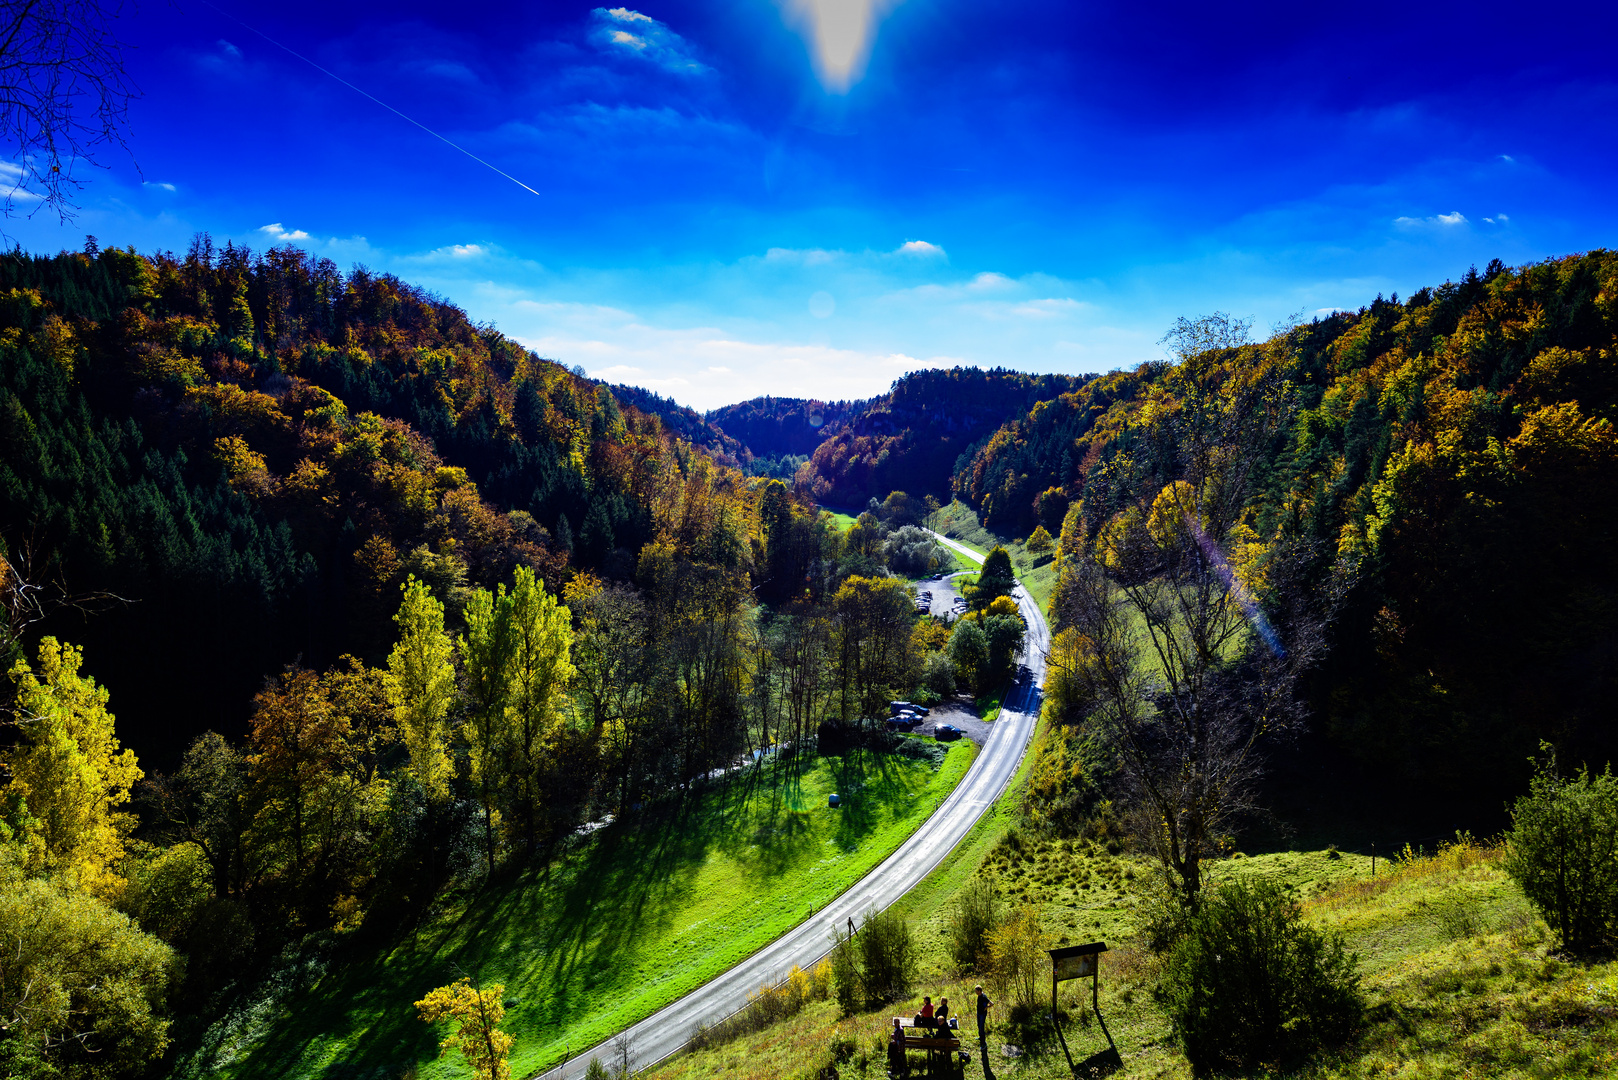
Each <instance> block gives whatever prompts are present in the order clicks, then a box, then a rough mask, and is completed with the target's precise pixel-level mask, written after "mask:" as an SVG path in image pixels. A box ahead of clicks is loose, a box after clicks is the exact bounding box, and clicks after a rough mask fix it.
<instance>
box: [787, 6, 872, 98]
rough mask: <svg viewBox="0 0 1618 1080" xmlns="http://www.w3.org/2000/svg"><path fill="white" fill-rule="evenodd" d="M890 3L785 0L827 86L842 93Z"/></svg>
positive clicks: (860, 67) (860, 68) (855, 77)
mask: <svg viewBox="0 0 1618 1080" xmlns="http://www.w3.org/2000/svg"><path fill="white" fill-rule="evenodd" d="M890 6H891V4H890V3H889V2H888V0H788V6H787V10H788V12H789V13H790V14H791V15H792V16H793V17H795V18H796V20H797V21H798V23H799V27H800V30H801V31H802V32H803V34H804V36H805V39H806V40H807V41H808V43H809V48H810V52H811V54H812V56H813V58H814V62H815V73H816V74H817V75H818V76H819V77H820V82H821V85H822V86H824V87H825V88H826V89H827V90H830V91H832V92H833V93H838V94H841V93H845V92H847V90H848V88H849V87H850V86H852V85H853V84H854V83H855V82H857V81H859V78H860V76H861V75H863V74H864V73H865V61H866V59H867V58H868V57H869V56H870V54H871V41H872V39H873V38H874V37H875V36H876V23H877V20H878V19H879V18H880V17H881V16H882V15H883V14H884V13H886V11H887V9H888V7H890Z"/></svg>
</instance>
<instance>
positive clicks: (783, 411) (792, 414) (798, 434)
mask: <svg viewBox="0 0 1618 1080" xmlns="http://www.w3.org/2000/svg"><path fill="white" fill-rule="evenodd" d="M866 404H867V402H863V401H857V402H856V401H820V400H818V399H815V398H778V397H757V398H754V399H753V400H751V401H743V402H741V403H739V404H736V405H726V406H725V407H724V408H722V409H712V410H710V411H709V412H708V414H707V421H708V423H710V424H712V425H714V426H716V427H718V428H720V429H721V430H723V431H724V432H725V434H727V435H730V436H733V437H734V438H736V439H738V440H740V441H741V442H742V444H743V445H745V446H746V447H747V449H748V450H749V451H751V452H752V453H753V454H754V455H755V456H757V457H779V456H780V455H782V454H798V455H804V456H807V455H810V454H813V453H814V452H815V447H817V446H819V445H820V443H821V442H822V440H824V439H826V438H827V437H829V436H831V435H834V434H836V433H837V432H838V431H840V430H842V427H843V425H844V424H845V423H846V422H847V420H848V418H849V416H850V415H852V414H854V413H855V412H857V411H858V410H859V409H861V408H863V407H864V406H865V405H866Z"/></svg>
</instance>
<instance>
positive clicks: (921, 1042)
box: [889, 1016, 961, 1060]
mask: <svg viewBox="0 0 1618 1080" xmlns="http://www.w3.org/2000/svg"><path fill="white" fill-rule="evenodd" d="M893 1019H894V1020H895V1021H897V1022H898V1024H899V1029H900V1031H902V1032H903V1034H904V1048H905V1049H906V1050H925V1051H927V1057H928V1059H929V1060H932V1059H934V1058H936V1057H938V1056H939V1055H943V1056H944V1057H946V1058H947V1057H949V1056H950V1055H951V1054H953V1053H958V1052H959V1051H960V1049H961V1039H960V1036H959V1035H958V1034H956V1032H957V1030H958V1029H957V1028H952V1027H943V1028H938V1027H928V1026H926V1025H924V1024H917V1023H916V1020H915V1018H914V1017H911V1016H895V1017H894V1018H893ZM950 1019H951V1020H955V1021H956V1022H957V1023H958V1022H959V1021H958V1020H957V1019H956V1018H955V1017H953V1016H952V1017H950ZM889 1027H890V1029H891V1027H892V1025H891V1024H890V1025H889ZM911 1032H937V1034H914V1035H913V1034H911Z"/></svg>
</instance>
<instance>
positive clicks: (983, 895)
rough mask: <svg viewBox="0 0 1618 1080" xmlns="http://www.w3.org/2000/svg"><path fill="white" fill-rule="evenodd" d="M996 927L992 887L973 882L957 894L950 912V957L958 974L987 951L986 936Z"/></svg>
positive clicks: (968, 967) (982, 880)
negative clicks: (953, 959)
mask: <svg viewBox="0 0 1618 1080" xmlns="http://www.w3.org/2000/svg"><path fill="white" fill-rule="evenodd" d="M999 925H1000V911H999V903H998V900H997V898H996V897H995V895H994V887H993V886H991V885H990V884H989V883H988V882H987V881H985V880H984V879H983V878H977V879H975V880H973V882H972V883H971V884H970V885H968V886H967V887H966V888H965V889H962V890H961V893H960V895H959V896H957V897H956V898H955V908H954V910H953V911H952V912H950V920H949V940H950V955H951V956H953V957H954V958H955V966H956V967H958V968H960V969H961V970H962V971H970V970H971V969H973V968H974V967H976V966H977V965H978V963H979V961H980V959H983V958H984V957H985V956H986V954H987V953H988V951H989V935H990V934H991V933H993V932H994V931H995V929H997V928H998V927H999Z"/></svg>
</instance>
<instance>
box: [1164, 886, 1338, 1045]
mask: <svg viewBox="0 0 1618 1080" xmlns="http://www.w3.org/2000/svg"><path fill="white" fill-rule="evenodd" d="M1354 963H1355V958H1354V957H1353V956H1351V955H1349V954H1348V953H1347V952H1346V951H1345V950H1344V948H1343V941H1342V938H1341V936H1340V935H1327V934H1324V933H1322V932H1320V931H1319V930H1316V929H1315V928H1313V927H1311V926H1309V925H1307V924H1306V923H1304V921H1303V915H1302V912H1301V911H1300V910H1299V908H1298V905H1297V903H1296V902H1295V901H1294V900H1293V899H1292V896H1291V894H1289V893H1288V892H1287V891H1286V890H1285V889H1284V888H1282V887H1281V886H1280V885H1277V884H1275V883H1273V882H1268V881H1263V880H1253V879H1243V878H1238V879H1236V880H1234V881H1231V882H1228V883H1226V884H1224V885H1221V886H1220V887H1218V888H1217V889H1215V890H1213V891H1211V892H1208V891H1204V894H1203V896H1202V899H1201V902H1200V904H1199V905H1198V906H1197V909H1196V910H1195V911H1194V912H1192V913H1191V914H1190V915H1189V916H1188V917H1187V919H1186V921H1185V923H1184V925H1183V927H1182V928H1181V932H1180V934H1179V938H1178V940H1177V941H1176V942H1175V944H1174V947H1173V949H1172V951H1171V952H1170V953H1169V957H1168V963H1167V965H1166V968H1165V990H1166V996H1167V998H1168V1005H1169V1015H1170V1018H1171V1020H1172V1021H1173V1025H1174V1031H1175V1034H1176V1036H1177V1037H1178V1038H1179V1039H1180V1041H1181V1043H1182V1044H1183V1045H1184V1047H1185V1055H1186V1057H1187V1058H1188V1059H1189V1060H1190V1062H1191V1065H1192V1068H1193V1069H1195V1070H1196V1071H1197V1072H1198V1073H1207V1072H1209V1071H1211V1070H1224V1069H1232V1068H1235V1069H1244V1070H1246V1069H1252V1068H1253V1067H1255V1066H1256V1065H1258V1064H1259V1063H1260V1062H1261V1061H1275V1060H1284V1059H1287V1058H1290V1057H1294V1056H1297V1055H1299V1054H1302V1053H1306V1052H1308V1051H1310V1050H1312V1049H1314V1048H1315V1047H1317V1046H1319V1045H1321V1044H1323V1043H1329V1042H1335V1041H1338V1040H1340V1039H1342V1038H1343V1037H1345V1036H1347V1035H1348V1034H1349V1033H1350V1032H1351V1031H1352V1030H1353V1029H1354V1028H1355V1027H1356V1026H1357V1025H1358V1023H1359V1019H1360V1015H1361V1013H1362V1011H1363V1009H1364V1002H1363V1000H1362V998H1361V996H1360V991H1359V976H1358V975H1357V974H1356V973H1355V971H1354Z"/></svg>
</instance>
